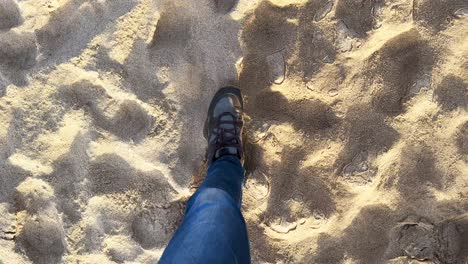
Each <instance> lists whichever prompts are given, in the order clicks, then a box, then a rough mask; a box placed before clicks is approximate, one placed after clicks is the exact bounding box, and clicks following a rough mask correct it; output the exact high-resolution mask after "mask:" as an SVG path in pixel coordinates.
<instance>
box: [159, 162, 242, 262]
mask: <svg viewBox="0 0 468 264" xmlns="http://www.w3.org/2000/svg"><path fill="white" fill-rule="evenodd" d="M244 174H245V171H244V168H243V167H242V165H241V163H240V161H239V159H238V158H237V157H235V156H224V157H221V158H220V159H218V160H216V161H215V162H213V163H212V164H211V166H210V168H209V169H208V174H207V176H206V179H205V180H204V182H203V183H202V185H201V186H200V188H199V189H198V190H197V191H196V192H195V194H194V195H193V196H192V197H191V198H190V200H189V201H188V203H187V208H186V211H185V217H184V220H183V222H182V224H181V225H180V227H179V228H178V229H177V232H176V233H175V235H174V237H173V238H172V240H171V241H170V242H169V245H168V246H167V248H166V250H165V251H164V253H163V255H162V257H161V260H160V261H159V263H162V264H166V263H171V264H172V263H174V264H185V263H210V264H212V263H213V264H215V263H222V264H229V263H250V247H249V240H248V237H247V228H246V225H245V221H244V217H243V216H242V213H241V210H240V209H241V200H242V183H243V181H244Z"/></svg>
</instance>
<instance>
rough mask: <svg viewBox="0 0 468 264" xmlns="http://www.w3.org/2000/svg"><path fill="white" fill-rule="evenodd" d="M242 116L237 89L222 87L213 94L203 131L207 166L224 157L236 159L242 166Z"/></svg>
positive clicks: (239, 93)
mask: <svg viewBox="0 0 468 264" xmlns="http://www.w3.org/2000/svg"><path fill="white" fill-rule="evenodd" d="M243 115H244V102H243V100H242V94H241V91H240V90H239V89H238V88H235V87H224V88H221V89H220V90H219V91H218V92H217V93H216V94H215V96H214V97H213V100H212V101H211V104H210V108H209V109H208V116H207V118H206V122H205V129H204V136H205V138H206V139H207V141H208V149H207V152H206V159H207V160H208V164H211V163H212V162H214V161H215V160H217V159H219V158H220V157H223V156H226V155H231V156H236V157H238V158H239V160H240V161H241V163H242V164H243V162H244V153H243V145H242V129H243V126H244V121H243Z"/></svg>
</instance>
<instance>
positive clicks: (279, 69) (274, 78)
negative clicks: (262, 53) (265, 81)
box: [266, 51, 286, 84]
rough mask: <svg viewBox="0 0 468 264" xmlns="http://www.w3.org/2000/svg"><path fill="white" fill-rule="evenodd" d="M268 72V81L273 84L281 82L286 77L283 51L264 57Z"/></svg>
mask: <svg viewBox="0 0 468 264" xmlns="http://www.w3.org/2000/svg"><path fill="white" fill-rule="evenodd" d="M266 61H267V64H268V68H269V73H270V81H271V82H272V83H274V84H282V83H283V82H284V80H285V79H286V62H285V61H284V56H283V53H282V52H281V51H280V52H276V53H274V54H271V55H269V56H267V57H266Z"/></svg>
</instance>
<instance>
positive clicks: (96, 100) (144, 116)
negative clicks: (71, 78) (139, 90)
mask: <svg viewBox="0 0 468 264" xmlns="http://www.w3.org/2000/svg"><path fill="white" fill-rule="evenodd" d="M59 93H60V94H63V95H64V96H65V98H66V100H67V101H68V102H67V103H68V104H69V105H71V106H73V107H78V108H81V107H85V109H87V110H89V111H90V113H91V115H92V116H93V118H94V120H95V122H96V125H97V126H99V127H101V128H103V129H105V130H107V131H109V132H111V133H113V134H114V135H116V136H118V137H120V138H121V139H124V140H133V141H136V142H138V141H140V140H142V139H144V138H145V137H146V136H147V135H148V134H149V133H150V132H151V128H152V127H153V125H154V118H153V117H152V116H151V115H150V114H149V113H148V112H147V111H146V110H145V109H144V108H143V107H142V106H141V105H140V104H139V103H138V102H136V101H133V100H124V101H123V102H121V103H117V102H115V100H113V99H112V98H111V97H110V96H109V95H108V94H107V91H106V89H105V88H104V87H103V86H101V85H99V84H95V83H91V82H90V81H88V80H78V81H76V82H74V83H72V84H70V85H67V86H63V87H61V88H60V91H59ZM116 104H117V105H118V108H117V109H115V105H116ZM108 107H110V108H113V109H114V110H115V112H112V111H111V113H109V114H110V115H111V117H109V114H108V113H106V109H107V108H108Z"/></svg>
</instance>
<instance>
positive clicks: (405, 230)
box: [385, 214, 468, 263]
mask: <svg viewBox="0 0 468 264" xmlns="http://www.w3.org/2000/svg"><path fill="white" fill-rule="evenodd" d="M467 235H468V215H466V214H465V215H461V216H458V217H455V218H452V219H448V220H445V221H443V222H440V223H437V224H431V223H428V222H427V221H426V222H425V221H418V222H406V223H401V224H399V225H397V226H396V227H394V228H393V229H392V231H391V232H390V243H389V246H388V248H387V250H386V253H385V255H386V256H387V258H395V257H399V256H407V257H410V258H412V259H417V260H420V261H427V260H432V261H434V262H436V263H462V261H463V259H464V257H466V255H467V253H466V252H463V250H462V247H463V245H466V242H468V236H467Z"/></svg>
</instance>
